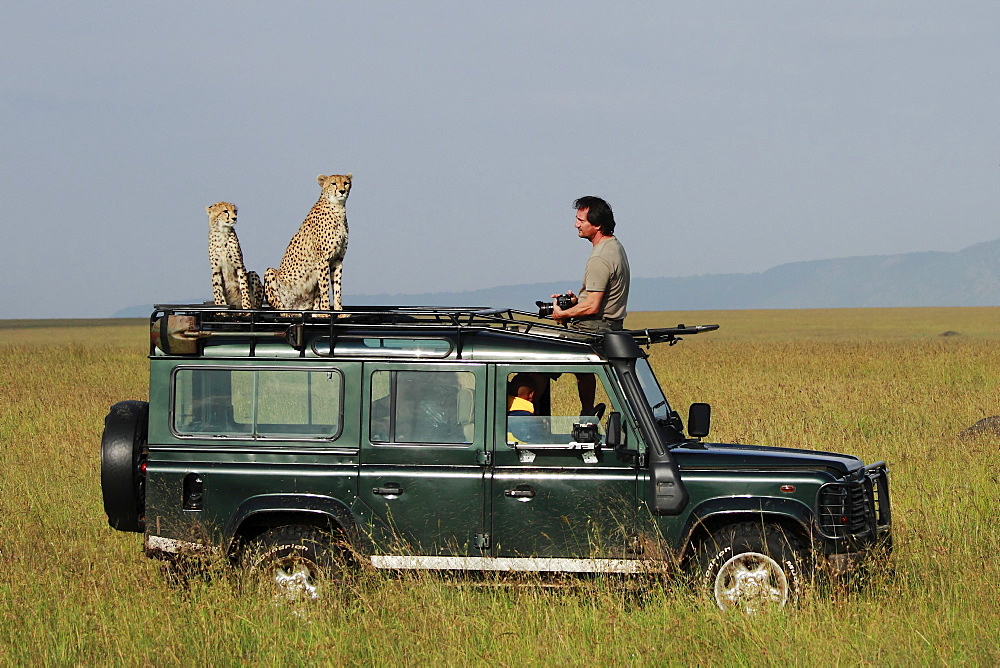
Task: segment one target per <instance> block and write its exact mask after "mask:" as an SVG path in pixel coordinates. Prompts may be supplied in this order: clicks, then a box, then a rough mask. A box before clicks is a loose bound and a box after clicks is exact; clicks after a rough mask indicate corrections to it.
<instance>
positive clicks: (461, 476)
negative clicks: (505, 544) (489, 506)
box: [358, 362, 490, 556]
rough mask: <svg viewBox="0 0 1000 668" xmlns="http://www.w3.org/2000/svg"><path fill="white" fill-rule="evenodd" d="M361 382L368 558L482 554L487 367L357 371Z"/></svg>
mask: <svg viewBox="0 0 1000 668" xmlns="http://www.w3.org/2000/svg"><path fill="white" fill-rule="evenodd" d="M364 376H365V380H364V388H365V389H364V397H365V402H366V408H365V411H364V414H363V417H364V423H365V424H364V428H363V432H364V435H363V437H362V442H361V474H360V485H359V491H358V501H359V502H360V503H361V504H363V506H365V507H367V509H368V512H369V514H370V519H369V522H368V531H369V535H370V536H371V538H372V541H373V543H374V547H375V552H376V554H383V555H394V556H403V555H410V556H480V555H482V552H481V551H480V547H483V546H485V541H484V534H485V530H484V523H485V519H484V479H485V478H484V476H485V471H486V469H485V464H486V453H485V443H486V435H487V429H486V401H487V399H488V397H489V394H490V392H489V389H488V386H487V382H486V377H487V369H486V366H485V365H475V364H445V363H435V364H433V365H429V364H419V363H399V362H366V363H365V368H364ZM360 512H361V513H364V512H365V510H364V509H361V510H360Z"/></svg>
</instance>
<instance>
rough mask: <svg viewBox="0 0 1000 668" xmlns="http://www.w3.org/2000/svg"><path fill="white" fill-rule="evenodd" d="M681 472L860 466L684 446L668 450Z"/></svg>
mask: <svg viewBox="0 0 1000 668" xmlns="http://www.w3.org/2000/svg"><path fill="white" fill-rule="evenodd" d="M671 453H672V454H673V456H674V457H675V459H676V461H677V465H678V466H680V467H681V468H682V469H684V468H688V469H693V468H725V469H732V468H742V469H796V468H798V469H802V468H806V469H829V470H832V471H835V472H837V473H839V474H841V475H846V474H848V473H851V472H853V471H857V470H859V469H861V468H863V467H864V463H863V462H862V461H861V460H860V459H859V458H857V457H855V456H853V455H845V454H840V453H836V452H823V451H820V450H801V449H798V448H774V447H768V446H764V445H741V444H733V443H688V444H685V445H682V446H679V447H676V448H672V449H671Z"/></svg>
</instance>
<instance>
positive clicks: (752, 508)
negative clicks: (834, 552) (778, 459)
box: [677, 496, 814, 554]
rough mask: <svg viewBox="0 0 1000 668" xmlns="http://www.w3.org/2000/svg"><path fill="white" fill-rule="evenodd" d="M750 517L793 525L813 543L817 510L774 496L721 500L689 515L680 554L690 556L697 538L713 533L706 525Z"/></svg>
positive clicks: (679, 548) (679, 547) (710, 500)
mask: <svg viewBox="0 0 1000 668" xmlns="http://www.w3.org/2000/svg"><path fill="white" fill-rule="evenodd" d="M748 516H749V517H753V518H761V519H763V520H771V521H773V520H785V521H786V522H791V523H792V524H793V525H794V526H795V527H796V528H797V529H799V530H800V532H801V534H802V536H803V537H805V538H806V539H807V540H809V541H810V542H811V541H812V534H813V529H812V527H813V518H814V515H813V510H812V508H810V507H809V506H808V505H806V504H805V503H803V502H801V501H798V500H796V499H783V498H778V497H772V496H765V497H760V496H754V497H738V496H736V497H734V496H729V497H718V498H714V499H708V500H707V501H703V502H702V503H699V504H698V505H697V506H696V507H695V508H694V510H692V511H691V513H690V514H689V515H688V518H687V521H686V522H685V525H684V530H683V531H682V532H681V534H680V536H681V539H680V543H679V544H678V545H677V547H678V554H687V553H688V552H689V551H690V549H691V547H692V540H693V539H694V538H695V536H696V535H697V534H698V533H700V532H702V531H709V530H708V529H707V528H706V525H711V524H714V523H716V522H718V521H720V520H726V521H725V522H724V523H725V524H729V523H730V522H739V521H741V518H745V517H748Z"/></svg>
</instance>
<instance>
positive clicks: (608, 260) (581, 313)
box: [552, 196, 630, 332]
mask: <svg viewBox="0 0 1000 668" xmlns="http://www.w3.org/2000/svg"><path fill="white" fill-rule="evenodd" d="M573 206H574V207H575V208H576V223H575V225H576V231H577V234H578V235H579V236H580V238H581V239H586V240H587V241H589V242H590V243H591V244H593V249H592V250H591V251H590V257H589V258H588V259H587V266H586V268H585V269H584V272H583V285H582V287H581V288H580V295H579V297H577V296H576V295H574V294H573V291H572V290H570V291H568V292H567V293H566V294H568V295H569V296H570V297H572V300H573V306H571V307H570V308H568V309H565V310H563V309H561V308H559V304H558V303H556V302H555V301H553V309H552V318H553V319H554V320H556V321H557V322H566V321H569V326H570V327H573V328H574V329H580V330H584V331H589V332H602V331H609V330H611V331H617V330H620V329H623V323H624V320H625V315H626V313H627V312H626V306H627V304H628V290H629V280H630V276H629V268H628V257H627V256H626V255H625V249H624V248H623V247H622V244H621V242H620V241H618V238H617V237H616V236H615V234H614V233H615V215H614V213H613V212H612V211H611V206H610V205H609V204H608V203H607V202H605V201H604V200H603V199H601V198H600V197H589V196H588V197H581V198H580V199H578V200H576V201H575V202H574V203H573ZM556 297H558V295H552V298H553V300H555V298H556Z"/></svg>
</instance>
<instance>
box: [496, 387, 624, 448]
mask: <svg viewBox="0 0 1000 668" xmlns="http://www.w3.org/2000/svg"><path fill="white" fill-rule="evenodd" d="M581 381H582V382H583V383H584V384H586V383H587V382H589V383H591V384H592V387H593V388H594V405H595V406H598V407H600V406H603V407H604V408H603V409H600V408H599V410H602V416H600V417H599V416H597V415H593V414H591V415H583V414H582V413H583V406H582V405H581V397H580V382H581ZM529 391H533V396H532V397H531V400H530V401H529V400H528V397H527V396H526V395H527V392H529ZM610 405H611V401H610V399H609V398H608V393H607V389H606V388H605V387H604V383H603V381H602V379H601V377H600V376H599V375H597V374H594V373H586V372H580V373H575V372H552V373H537V372H524V373H518V372H513V373H510V374H509V375H508V376H507V443H508V444H509V445H518V444H531V443H537V444H560V443H565V444H568V443H571V442H573V441H575V440H576V438H577V437H579V436H580V431H579V427H578V426H579V425H589V424H593V425H595V426H596V428H597V434H598V437H599V438H603V434H604V424H603V421H605V420H606V419H607V417H606V415H607V413H608V412H609V410H610V409H609V408H608V407H609V406H610ZM590 412H591V413H593V412H595V411H590ZM574 428H576V429H577V433H576V434H575V435H574Z"/></svg>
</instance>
